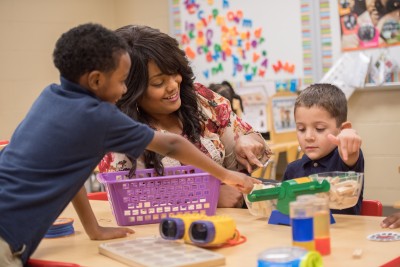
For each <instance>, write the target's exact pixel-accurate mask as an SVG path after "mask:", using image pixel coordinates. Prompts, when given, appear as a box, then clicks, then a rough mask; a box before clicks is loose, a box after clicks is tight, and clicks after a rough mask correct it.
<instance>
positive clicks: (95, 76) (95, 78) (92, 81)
mask: <svg viewBox="0 0 400 267" xmlns="http://www.w3.org/2000/svg"><path fill="white" fill-rule="evenodd" d="M102 78H103V77H102V75H101V72H100V71H98V70H94V71H92V72H90V73H89V75H88V85H89V88H90V89H92V90H93V91H97V90H99V88H100V86H101V84H102Z"/></svg>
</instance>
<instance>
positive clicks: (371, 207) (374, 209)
mask: <svg viewBox="0 0 400 267" xmlns="http://www.w3.org/2000/svg"><path fill="white" fill-rule="evenodd" d="M382 209H383V206H382V203H381V202H380V201H379V200H371V199H364V200H363V202H362V207H361V215H364V216H382Z"/></svg>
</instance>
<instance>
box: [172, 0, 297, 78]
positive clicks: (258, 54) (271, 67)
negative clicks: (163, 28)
mask: <svg viewBox="0 0 400 267" xmlns="http://www.w3.org/2000/svg"><path fill="white" fill-rule="evenodd" d="M173 2H175V5H177V7H175V9H174V10H173V15H174V16H175V18H174V22H173V28H174V29H175V30H174V31H173V35H174V37H175V38H177V40H178V41H179V42H180V45H181V48H182V49H183V50H184V51H185V52H186V55H187V56H188V58H189V60H190V62H191V66H192V68H193V71H194V73H195V76H196V80H197V81H199V82H202V83H205V84H209V83H211V82H214V83H220V82H222V81H223V80H228V81H231V82H251V81H262V80H277V79H292V78H302V77H303V48H302V36H301V34H302V31H301V12H300V1H299V0H279V1H276V0H246V1H243V0H197V1H196V0H180V1H177V0H176V1H173ZM178 9H179V10H178ZM176 17H178V18H176Z"/></svg>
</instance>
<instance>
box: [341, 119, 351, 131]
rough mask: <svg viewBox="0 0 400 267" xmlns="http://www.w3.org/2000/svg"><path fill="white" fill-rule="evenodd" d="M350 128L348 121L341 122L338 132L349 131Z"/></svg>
mask: <svg viewBox="0 0 400 267" xmlns="http://www.w3.org/2000/svg"><path fill="white" fill-rule="evenodd" d="M351 128H352V125H351V122H349V121H345V122H343V123H342V125H341V126H340V130H343V129H351Z"/></svg>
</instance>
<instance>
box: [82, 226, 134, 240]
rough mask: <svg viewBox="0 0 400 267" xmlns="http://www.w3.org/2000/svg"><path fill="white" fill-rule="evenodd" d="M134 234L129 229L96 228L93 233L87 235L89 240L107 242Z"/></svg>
mask: <svg viewBox="0 0 400 267" xmlns="http://www.w3.org/2000/svg"><path fill="white" fill-rule="evenodd" d="M134 233H135V231H133V230H132V229H130V228H124V227H103V226H98V227H97V228H96V230H95V231H92V232H91V233H87V234H88V235H89V238H90V239H91V240H108V239H115V238H121V237H127V236H128V235H130V234H134Z"/></svg>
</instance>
